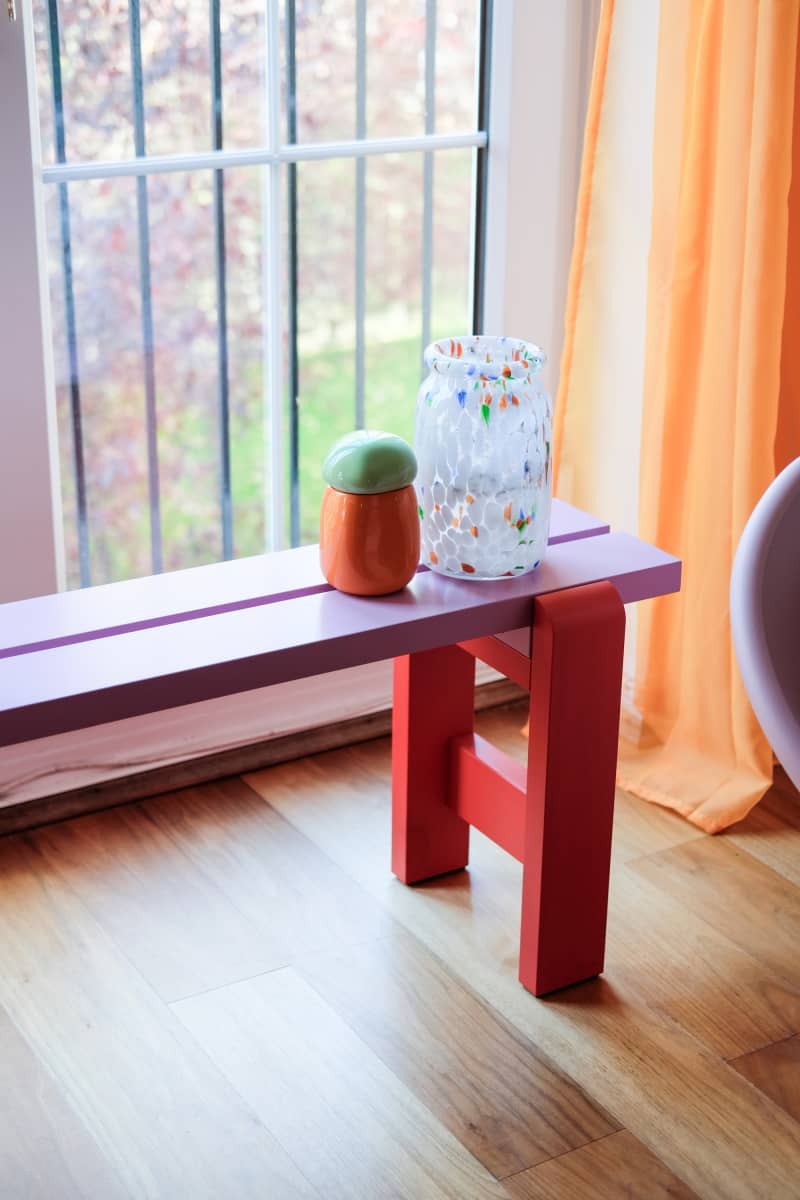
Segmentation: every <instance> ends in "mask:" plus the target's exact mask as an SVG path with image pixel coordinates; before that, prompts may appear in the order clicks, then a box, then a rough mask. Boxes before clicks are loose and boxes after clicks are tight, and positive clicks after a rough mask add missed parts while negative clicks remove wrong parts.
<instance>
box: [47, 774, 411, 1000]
mask: <svg viewBox="0 0 800 1200" xmlns="http://www.w3.org/2000/svg"><path fill="white" fill-rule="evenodd" d="M30 836H31V839H32V842H33V844H34V845H35V846H36V847H37V848H38V849H39V850H41V852H42V854H43V855H44V856H45V858H46V860H47V862H48V864H49V866H50V867H51V868H52V869H53V870H55V871H58V872H59V873H60V874H61V875H62V876H63V877H64V878H65V879H66V880H67V881H68V882H69V884H70V886H71V887H72V888H74V890H75V892H76V893H77V894H78V896H79V897H80V899H81V900H82V901H83V903H84V904H85V905H86V906H87V908H89V910H90V911H91V912H92V914H93V916H94V917H95V918H96V920H97V921H99V923H100V924H101V925H103V927H104V928H105V929H106V930H107V932H108V933H109V934H110V935H111V937H112V938H113V939H114V941H115V942H116V943H117V945H119V946H120V947H121V949H122V950H123V951H124V952H125V954H126V955H127V956H128V958H130V960H131V961H132V962H133V963H134V965H135V966H136V967H137V968H138V969H139V970H140V971H141V973H142V974H143V975H144V976H145V978H146V979H147V980H148V981H149V982H150V983H151V984H152V985H153V987H154V988H155V989H156V991H157V992H158V993H159V995H160V996H162V997H163V998H164V999H166V1000H177V999H180V998H181V997H183V996H189V995H194V994H195V993H196V992H201V991H206V990H208V989H209V988H214V987H220V986H221V985H222V984H225V983H231V982H233V981H235V980H237V979H247V978H250V977H251V976H252V975H258V974H261V973H263V972H264V971H271V970H274V969H275V968H277V967H281V966H285V965H286V964H287V963H290V962H292V961H293V960H294V958H295V957H296V956H297V955H299V954H303V953H307V952H309V951H310V950H313V949H316V948H323V947H326V946H331V945H337V944H339V943H344V944H348V943H350V942H353V941H358V940H361V939H363V938H369V937H374V936H377V935H379V934H381V933H383V932H384V931H385V930H386V928H387V926H388V919H387V916H386V914H385V912H383V911H382V910H381V909H380V907H379V906H377V905H376V904H375V903H374V902H373V901H371V900H369V899H368V898H367V897H366V896H365V895H364V893H363V892H362V891H361V889H360V888H358V887H357V886H356V885H355V884H354V883H353V882H352V881H351V880H350V879H348V878H347V876H346V875H344V874H343V873H342V872H341V871H340V870H339V869H338V868H337V867H336V866H334V865H333V863H331V862H330V861H328V860H327V859H326V858H325V856H324V855H322V854H321V853H320V852H319V850H318V849H317V848H316V847H315V846H314V845H313V844H312V843H310V842H309V841H307V839H305V838H304V837H302V835H301V834H299V833H298V832H297V830H296V829H294V828H293V827H292V826H291V825H289V824H288V823H287V822H286V821H284V820H283V819H282V818H281V817H280V816H279V815H278V814H277V813H276V812H274V811H273V810H271V809H269V808H268V807H267V806H266V805H265V804H264V803H263V801H262V800H261V798H260V797H258V796H257V795H256V794H255V793H254V792H253V791H252V790H251V789H250V788H248V787H247V786H246V785H245V784H243V783H242V782H240V781H239V780H226V781H225V783H224V785H223V786H220V785H219V784H209V785H207V786H206V787H204V788H192V789H187V790H185V791H182V792H176V793H174V794H172V795H169V796H164V797H159V798H158V799H153V800H148V801H145V802H143V803H140V804H136V805H129V806H127V807H125V808H121V809H119V810H110V811H108V812H104V813H98V814H95V815H92V816H87V817H83V818H80V819H78V820H75V821H69V822H63V823H62V824H59V825H53V826H50V827H48V828H45V829H42V830H38V831H36V832H35V833H34V834H32V835H30Z"/></svg>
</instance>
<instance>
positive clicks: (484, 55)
mask: <svg viewBox="0 0 800 1200" xmlns="http://www.w3.org/2000/svg"><path fill="white" fill-rule="evenodd" d="M493 6H494V0H483V3H482V4H481V7H480V27H479V34H478V102H477V113H476V119H477V122H478V125H477V128H478V129H482V130H488V128H489V103H490V94H491V82H492V81H491V71H492V17H493ZM474 153H475V189H474V215H473V229H474V239H473V247H472V332H473V333H484V332H485V331H484V328H483V308H484V294H485V291H486V206H487V200H488V196H489V187H488V181H489V156H488V139H487V140H486V141H484V143H483V145H482V146H480V147H477V148H476V149H475V151H474Z"/></svg>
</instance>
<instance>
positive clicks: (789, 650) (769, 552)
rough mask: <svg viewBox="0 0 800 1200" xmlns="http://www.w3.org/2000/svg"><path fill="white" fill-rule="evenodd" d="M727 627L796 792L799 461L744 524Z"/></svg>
mask: <svg viewBox="0 0 800 1200" xmlns="http://www.w3.org/2000/svg"><path fill="white" fill-rule="evenodd" d="M731 628H732V630H733V642H734V646H735V649H736V657H737V659H738V662H739V668H740V670H741V672H742V678H743V679H744V684H745V687H746V689H747V694H748V696H749V697H750V702H751V704H752V705H753V709H754V711H755V714H756V716H757V717H758V720H759V723H760V725H761V727H762V729H763V730H764V733H765V734H766V736H767V738H768V739H769V741H770V743H771V745H772V748H773V750H774V751H775V754H776V755H777V757H778V759H779V761H780V762H781V764H782V766H783V767H784V769H785V771H786V773H787V774H788V776H789V778H790V779H791V780H792V781H793V782H794V783H795V785H796V786H798V787H800V458H798V459H795V461H794V462H793V463H790V464H789V466H788V467H786V469H785V470H784V471H782V472H781V474H780V475H779V476H778V477H777V479H776V480H775V481H774V482H773V483H772V484H771V485H770V486H769V488H767V490H766V492H765V493H764V495H763V496H762V497H761V499H760V500H759V502H758V504H757V505H756V507H755V509H754V510H753V513H752V515H751V517H750V520H749V521H748V522H747V525H746V526H745V529H744V532H743V534H742V537H741V540H740V542H739V547H738V549H737V551H736V558H735V560H734V564H733V572H732V575H731Z"/></svg>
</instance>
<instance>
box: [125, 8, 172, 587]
mask: <svg viewBox="0 0 800 1200" xmlns="http://www.w3.org/2000/svg"><path fill="white" fill-rule="evenodd" d="M128 28H129V34H130V51H131V79H132V81H133V136H134V149H135V152H136V156H137V158H143V157H144V156H145V154H146V148H145V123H144V80H143V75H142V37H141V16H140V9H139V0H129V4H128ZM136 217H137V228H138V248H139V302H140V305H141V314H142V346H143V350H144V382H145V410H146V423H147V492H148V499H149V504H150V559H151V563H152V568H153V572H154V573H158V572H160V571H162V570H163V569H164V563H163V554H162V545H161V499H160V494H159V470H158V412H157V407H156V371H155V341H154V335H153V291H152V283H151V278H150V215H149V206H148V198H147V178H146V177H145V176H143V175H138V176H137V178H136Z"/></svg>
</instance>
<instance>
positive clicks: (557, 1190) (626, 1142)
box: [506, 1129, 696, 1200]
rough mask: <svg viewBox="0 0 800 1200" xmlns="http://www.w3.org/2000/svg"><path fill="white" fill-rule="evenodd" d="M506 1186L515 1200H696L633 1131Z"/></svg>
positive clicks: (607, 1139) (553, 1163)
mask: <svg viewBox="0 0 800 1200" xmlns="http://www.w3.org/2000/svg"><path fill="white" fill-rule="evenodd" d="M506 1186H507V1187H508V1190H509V1191H510V1192H511V1194H512V1196H514V1197H515V1200H556V1198H557V1200H587V1197H589V1196H591V1200H695V1198H696V1193H695V1192H693V1191H692V1190H691V1189H690V1188H688V1187H687V1186H686V1184H685V1183H682V1182H681V1180H680V1179H678V1178H676V1176H675V1175H673V1173H672V1172H671V1171H669V1170H668V1169H667V1168H666V1167H665V1166H664V1164H663V1163H662V1162H661V1161H660V1160H659V1159H658V1158H656V1156H655V1155H654V1154H651V1153H650V1151H649V1150H648V1149H647V1148H646V1147H645V1146H643V1145H642V1143H641V1142H639V1141H637V1140H636V1138H635V1137H634V1136H633V1134H631V1133H629V1132H628V1130H627V1129H623V1130H621V1131H620V1132H619V1133H614V1134H612V1135H611V1136H610V1137H607V1138H603V1139H602V1141H599V1142H592V1144H591V1145H589V1146H583V1147H582V1148H581V1149H580V1150H573V1151H572V1152H571V1153H570V1154H564V1155H562V1157H561V1158H556V1159H552V1160H551V1161H550V1162H546V1163H542V1165H541V1166H540V1167H536V1168H535V1169H534V1170H532V1171H525V1172H524V1173H523V1174H521V1175H517V1176H515V1178H514V1179H509V1180H506Z"/></svg>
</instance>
